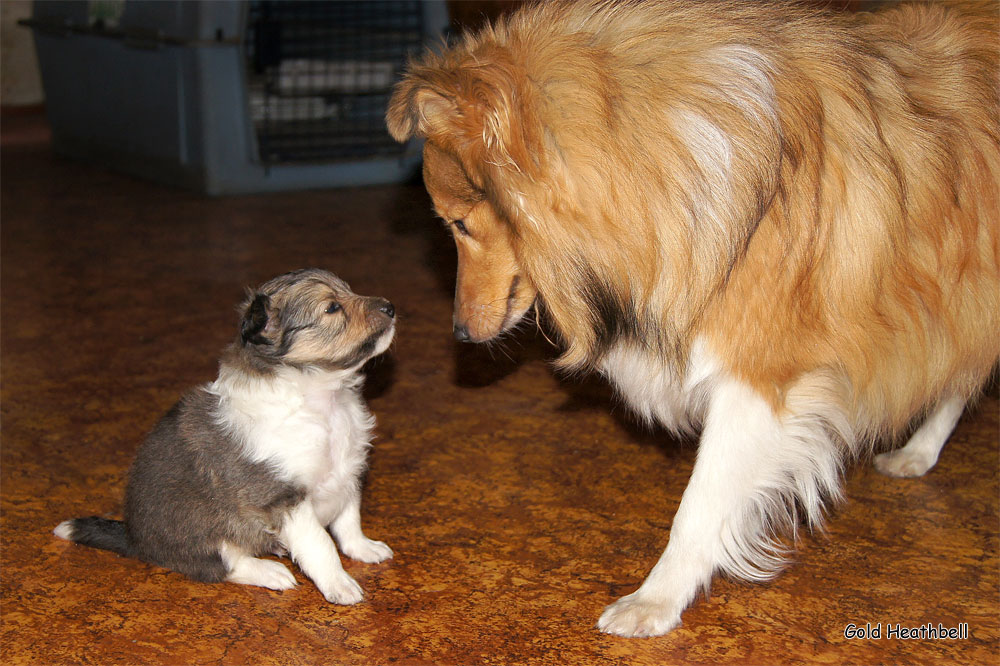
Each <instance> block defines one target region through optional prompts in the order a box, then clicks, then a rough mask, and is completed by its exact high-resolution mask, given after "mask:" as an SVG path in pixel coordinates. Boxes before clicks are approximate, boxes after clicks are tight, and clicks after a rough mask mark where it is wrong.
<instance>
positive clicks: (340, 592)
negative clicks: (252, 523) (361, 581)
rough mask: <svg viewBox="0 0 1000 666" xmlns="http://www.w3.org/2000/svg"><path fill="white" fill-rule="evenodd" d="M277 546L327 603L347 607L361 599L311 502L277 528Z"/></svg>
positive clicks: (306, 503) (357, 586)
mask: <svg viewBox="0 0 1000 666" xmlns="http://www.w3.org/2000/svg"><path fill="white" fill-rule="evenodd" d="M281 542H282V545H283V546H284V547H285V548H287V549H288V552H289V553H290V554H291V556H292V559H293V560H295V562H296V564H298V565H299V568H301V569H302V571H303V573H305V575H307V576H309V578H310V579H312V581H313V582H314V583H315V584H316V587H317V588H319V591H320V592H322V593H323V596H324V597H326V600H327V601H329V602H331V603H335V604H345V605H349V604H356V603H358V602H359V601H361V599H362V598H363V597H364V593H363V592H362V591H361V586H360V585H358V583H357V581H355V580H354V579H353V578H351V576H350V575H349V574H348V573H347V572H346V571H344V566H343V564H341V562H340V555H338V554H337V547H336V546H335V545H334V543H333V539H331V538H330V534H329V533H328V532H327V531H326V529H325V528H324V527H323V525H322V524H320V522H319V518H317V517H316V512H315V510H314V509H313V506H312V502H309V501H305V502H302V503H300V504H299V505H298V506H296V507H295V508H294V509H292V511H291V513H289V514H288V517H287V518H286V519H285V523H284V524H283V525H282V526H281Z"/></svg>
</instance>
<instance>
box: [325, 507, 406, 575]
mask: <svg viewBox="0 0 1000 666" xmlns="http://www.w3.org/2000/svg"><path fill="white" fill-rule="evenodd" d="M330 531H331V532H332V533H333V536H334V537H335V538H336V539H337V543H338V544H339V545H340V549H341V550H342V551H344V555H347V556H348V557H349V558H351V559H352V560H360V561H361V562H369V563H374V562H382V561H383V560H388V559H390V558H391V557H392V548H389V546H387V545H386V544H384V543H383V542H381V541H375V540H373V539H369V538H368V537H366V536H365V535H364V533H363V532H362V531H361V491H360V490H356V491H354V492H353V493H352V494H351V496H350V498H348V500H347V504H345V505H344V509H343V510H342V511H341V512H340V515H338V516H337V517H336V518H335V519H334V520H333V522H332V523H330Z"/></svg>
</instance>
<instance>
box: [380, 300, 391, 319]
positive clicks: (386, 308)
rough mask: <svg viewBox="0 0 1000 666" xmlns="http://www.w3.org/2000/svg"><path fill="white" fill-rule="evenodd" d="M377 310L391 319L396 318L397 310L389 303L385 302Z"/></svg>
mask: <svg viewBox="0 0 1000 666" xmlns="http://www.w3.org/2000/svg"><path fill="white" fill-rule="evenodd" d="M376 309H377V310H378V311H379V312H381V313H382V314H384V315H385V316H386V317H388V318H389V319H394V318H395V317H396V308H395V307H394V306H393V304H392V303H390V302H389V301H386V300H383V301H382V303H380V304H379V306H378V308H376Z"/></svg>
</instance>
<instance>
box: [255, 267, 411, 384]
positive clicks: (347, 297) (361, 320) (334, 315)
mask: <svg viewBox="0 0 1000 666" xmlns="http://www.w3.org/2000/svg"><path fill="white" fill-rule="evenodd" d="M240 314H241V317H240V333H239V338H238V339H237V342H236V346H237V347H238V348H240V349H241V350H243V351H244V352H245V353H246V355H247V356H248V357H249V358H250V359H252V360H253V361H254V362H255V364H256V365H260V366H263V367H272V368H273V367H277V366H281V365H285V366H292V367H298V368H319V369H322V370H352V369H357V368H359V367H360V366H361V365H362V364H363V363H364V362H365V361H367V360H368V359H370V358H372V357H374V356H377V355H379V354H381V353H382V352H384V351H385V350H386V349H388V347H389V344H390V343H391V342H392V337H393V334H394V332H395V309H394V308H393V305H392V303H390V302H389V301H387V300H386V299H384V298H376V297H369V296H359V295H357V294H355V293H354V292H352V291H351V289H350V287H349V286H348V285H347V283H346V282H344V281H343V280H341V279H340V278H338V277H337V276H336V275H333V274H332V273H329V272H327V271H324V270H319V269H315V268H309V269H304V270H299V271H294V272H291V273H286V274H284V275H280V276H278V277H276V278H274V279H272V280H269V281H268V282H266V283H264V284H263V285H261V286H260V287H259V288H257V289H255V290H252V291H250V292H249V293H248V297H247V300H246V302H244V303H243V305H242V306H241V307H240Z"/></svg>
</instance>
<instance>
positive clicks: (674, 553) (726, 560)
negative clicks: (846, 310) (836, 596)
mask: <svg viewBox="0 0 1000 666" xmlns="http://www.w3.org/2000/svg"><path fill="white" fill-rule="evenodd" d="M711 391H712V393H711V397H710V399H709V403H708V410H707V413H706V416H705V421H704V429H703V432H702V437H701V443H700V445H699V450H698V457H697V460H696V462H695V466H694V471H693V472H692V474H691V479H690V481H689V482H688V486H687V488H686V489H685V491H684V494H683V496H682V498H681V503H680V506H679V508H678V510H677V513H676V515H675V516H674V521H673V526H672V527H671V531H670V540H669V542H668V544H667V548H666V550H665V551H664V552H663V555H662V556H661V557H660V559H659V561H658V562H657V563H656V566H654V567H653V570H652V572H651V573H650V574H649V576H648V578H646V580H645V582H644V583H643V584H642V586H640V587H639V589H638V590H637V591H636V592H634V593H632V594H630V595H628V596H626V597H623V598H621V599H619V600H618V601H616V602H615V603H613V604H611V605H610V606H608V607H607V608H606V609H605V611H604V613H603V615H601V618H600V620H599V621H598V624H597V626H598V628H599V629H601V630H602V631H604V632H607V633H611V634H618V635H621V636H655V635H659V634H664V633H666V632H668V631H670V630H671V629H673V628H674V627H676V626H677V625H679V624H680V621H681V612H682V611H683V610H684V609H685V608H686V607H687V606H688V604H690V603H691V602H692V600H693V599H694V598H695V596H696V595H697V593H698V591H699V590H704V591H705V592H706V593H707V591H708V588H709V585H710V583H711V579H712V575H713V574H714V573H715V571H717V570H721V571H724V572H726V573H727V574H730V575H732V576H734V577H738V578H742V579H746V580H765V579H767V578H770V577H771V576H773V575H774V574H775V573H776V572H777V571H778V570H779V569H780V568H781V566H782V565H783V564H784V555H785V548H784V547H783V546H782V544H781V543H780V542H777V541H775V539H774V531H775V528H776V527H778V526H780V525H786V526H787V525H792V526H794V524H795V516H794V511H795V508H794V507H795V506H796V503H801V504H802V505H803V506H805V509H806V511H807V512H808V514H809V516H810V517H811V518H812V517H814V516H820V515H821V510H820V508H819V505H820V504H821V502H822V498H823V497H824V496H825V495H829V494H836V492H837V490H836V486H837V484H838V482H839V451H838V448H837V446H836V445H835V444H834V443H833V441H832V439H831V438H830V437H829V435H828V433H827V430H826V429H825V428H824V427H823V424H822V423H821V421H820V419H816V418H812V417H810V416H808V414H806V415H805V416H804V418H794V417H789V415H785V416H784V417H782V418H779V417H778V416H777V415H776V414H775V413H774V411H773V410H772V409H771V407H770V405H769V404H767V403H766V402H765V401H764V400H763V399H762V398H761V397H760V396H759V395H758V394H757V393H756V392H754V391H753V390H752V389H751V388H750V387H749V386H747V385H746V384H744V383H742V382H740V381H736V380H733V379H721V380H719V381H718V382H717V383H716V384H715V386H714V387H713V388H712V389H711ZM807 406H808V403H807V402H805V401H803V402H802V404H801V405H799V409H801V410H803V411H804V412H805V411H807V410H806V408H807ZM803 438H809V439H810V441H811V445H809V446H803V442H802V441H800V440H802V439H803ZM810 505H814V506H810Z"/></svg>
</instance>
